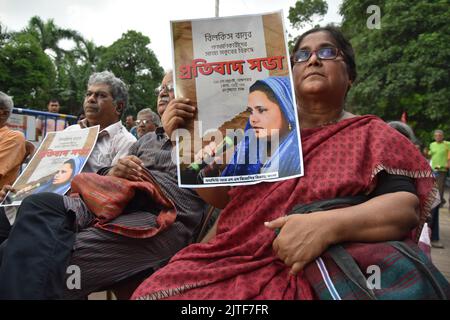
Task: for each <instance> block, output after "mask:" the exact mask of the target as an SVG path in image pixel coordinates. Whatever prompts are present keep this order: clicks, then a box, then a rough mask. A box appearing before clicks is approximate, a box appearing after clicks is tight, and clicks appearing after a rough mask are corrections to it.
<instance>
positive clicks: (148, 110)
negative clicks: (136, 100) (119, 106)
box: [137, 108, 161, 127]
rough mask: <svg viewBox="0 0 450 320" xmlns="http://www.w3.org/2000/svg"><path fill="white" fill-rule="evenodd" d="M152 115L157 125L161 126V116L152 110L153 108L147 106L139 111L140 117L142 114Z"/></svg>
mask: <svg viewBox="0 0 450 320" xmlns="http://www.w3.org/2000/svg"><path fill="white" fill-rule="evenodd" d="M147 114H148V115H150V117H151V119H152V122H153V124H154V125H155V126H157V127H160V126H161V120H160V119H159V116H158V115H157V114H156V113H155V112H153V111H152V109H150V108H145V109H142V110H141V111H139V112H138V114H137V116H138V117H139V116H140V115H141V116H142V115H147Z"/></svg>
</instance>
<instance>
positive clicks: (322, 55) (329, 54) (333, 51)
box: [294, 47, 339, 63]
mask: <svg viewBox="0 0 450 320" xmlns="http://www.w3.org/2000/svg"><path fill="white" fill-rule="evenodd" d="M313 53H315V54H316V56H317V58H319V59H320V60H333V59H336V58H337V56H338V55H339V50H338V49H337V48H333V47H329V48H320V49H319V50H313V51H311V50H298V51H297V52H296V53H294V63H297V62H305V61H308V60H309V58H311V56H312V54H313Z"/></svg>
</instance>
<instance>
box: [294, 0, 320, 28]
mask: <svg viewBox="0 0 450 320" xmlns="http://www.w3.org/2000/svg"><path fill="white" fill-rule="evenodd" d="M327 10H328V4H327V2H326V1H324V0H301V1H297V2H296V3H295V6H294V7H290V8H289V15H288V19H289V21H290V22H291V23H292V26H293V27H294V28H297V29H300V28H302V27H304V26H305V24H311V23H312V21H313V17H314V16H315V15H317V16H320V17H322V16H324V15H325V14H326V13H327Z"/></svg>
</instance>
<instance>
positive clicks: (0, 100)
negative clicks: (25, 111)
mask: <svg viewBox="0 0 450 320" xmlns="http://www.w3.org/2000/svg"><path fill="white" fill-rule="evenodd" d="M0 106H2V107H6V109H8V111H9V112H10V113H11V112H12V109H13V108H14V102H13V100H12V98H11V97H10V96H8V95H7V94H6V93H4V92H2V91H0Z"/></svg>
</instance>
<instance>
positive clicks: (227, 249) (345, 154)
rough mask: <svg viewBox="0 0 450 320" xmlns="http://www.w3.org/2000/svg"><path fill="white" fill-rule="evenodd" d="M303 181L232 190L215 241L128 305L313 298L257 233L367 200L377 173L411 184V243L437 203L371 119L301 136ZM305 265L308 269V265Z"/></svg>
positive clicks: (412, 161) (424, 176) (420, 166)
mask: <svg viewBox="0 0 450 320" xmlns="http://www.w3.org/2000/svg"><path fill="white" fill-rule="evenodd" d="M301 137H302V148H303V151H304V166H305V176H303V177H301V178H295V179H289V180H285V181H281V182H276V183H260V184H257V185H251V186H242V187H236V188H233V189H231V191H230V193H229V194H230V198H231V200H230V202H229V203H228V205H227V207H226V208H225V209H224V210H223V211H222V213H221V215H220V216H219V218H218V219H219V220H218V224H217V235H216V237H215V238H213V239H212V240H211V241H210V242H209V243H203V244H193V245H190V246H188V247H186V248H185V249H183V250H181V251H180V252H179V253H178V254H176V255H175V256H174V257H173V258H172V259H171V261H170V262H169V264H168V265H167V266H165V267H164V268H162V269H160V270H159V271H157V272H156V273H154V274H153V275H152V276H151V277H150V278H148V279H147V280H145V281H144V282H143V283H142V284H141V285H140V286H139V287H138V288H137V290H136V291H135V293H134V294H133V296H132V299H162V298H167V299H194V300H195V299H243V300H247V299H270V300H278V299H283V300H286V299H316V298H318V297H317V295H316V294H315V293H314V290H313V287H312V285H313V284H311V283H309V282H308V280H307V278H306V276H305V274H304V272H300V273H298V274H297V275H296V276H294V275H291V274H290V273H289V271H290V267H288V266H286V265H285V264H284V263H283V261H281V260H280V259H279V258H278V257H277V256H276V255H275V254H274V252H273V250H272V242H273V241H274V239H275V236H276V235H275V233H274V232H273V231H271V230H269V229H267V228H266V227H264V222H265V221H271V220H274V219H276V218H279V217H281V216H284V215H286V214H287V213H289V212H290V210H291V209H292V208H293V207H294V206H295V205H297V204H299V203H304V204H307V203H311V202H315V201H320V200H325V199H332V198H337V197H346V196H356V195H360V194H369V193H370V192H371V191H372V190H373V189H374V188H375V186H376V183H377V174H378V173H379V172H381V171H383V170H385V171H386V172H387V173H389V174H396V175H405V176H408V177H411V178H413V179H414V184H415V188H416V194H417V196H418V198H419V201H420V224H419V227H418V228H416V230H412V232H411V238H414V239H415V240H416V241H417V239H418V236H419V235H420V230H421V228H422V226H423V224H424V222H425V220H426V218H427V216H428V215H429V212H430V207H431V206H432V203H433V201H434V199H435V197H436V192H437V190H436V189H435V187H434V179H433V176H432V172H431V169H430V166H429V165H428V163H427V161H426V160H425V158H424V157H423V156H422V155H421V154H420V152H419V151H418V150H417V149H416V148H415V146H414V145H413V144H412V143H411V142H410V141H409V140H407V139H406V138H405V137H403V136H402V135H400V134H399V133H398V132H396V131H395V130H394V129H392V128H391V127H389V126H388V125H386V124H385V123H384V122H383V121H382V120H380V119H379V118H377V117H375V116H370V115H369V116H360V117H354V118H350V119H345V120H342V121H340V122H338V123H337V124H333V125H329V126H326V127H321V128H314V129H304V130H302V131H301ZM310 265H311V263H310Z"/></svg>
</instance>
